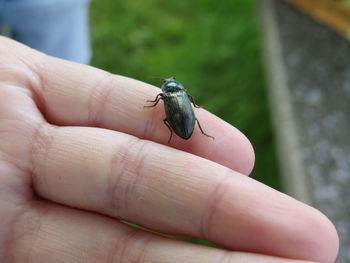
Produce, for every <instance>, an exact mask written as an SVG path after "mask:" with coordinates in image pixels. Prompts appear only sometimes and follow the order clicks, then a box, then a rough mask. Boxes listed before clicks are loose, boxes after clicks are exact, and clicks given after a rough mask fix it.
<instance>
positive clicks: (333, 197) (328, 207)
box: [265, 0, 350, 263]
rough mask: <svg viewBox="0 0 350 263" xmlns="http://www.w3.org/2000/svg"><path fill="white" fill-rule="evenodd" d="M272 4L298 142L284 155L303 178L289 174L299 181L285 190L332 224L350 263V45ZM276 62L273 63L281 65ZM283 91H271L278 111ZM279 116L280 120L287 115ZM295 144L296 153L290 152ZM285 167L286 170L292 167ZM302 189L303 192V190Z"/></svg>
mask: <svg viewBox="0 0 350 263" xmlns="http://www.w3.org/2000/svg"><path fill="white" fill-rule="evenodd" d="M273 4H274V5H273V6H272V7H274V9H273V10H272V11H271V10H270V11H269V12H274V14H273V15H274V19H275V24H276V25H277V26H276V28H277V31H276V35H277V38H276V39H275V40H277V41H279V44H278V46H279V47H280V50H279V54H278V53H277V54H276V53H275V54H274V55H277V56H281V59H280V63H281V64H280V68H278V71H279V72H278V74H285V77H282V82H281V81H280V83H282V84H283V81H284V82H285V83H284V84H285V87H286V92H285V93H283V94H284V99H285V100H286V101H285V102H286V105H287V106H288V105H289V106H288V107H290V111H289V114H290V115H291V116H289V118H290V120H289V121H290V122H293V124H292V129H291V130H292V131H289V132H292V133H293V136H294V138H295V140H294V141H292V143H288V142H287V146H285V147H284V148H283V146H282V149H284V150H283V151H282V152H281V151H280V153H282V154H287V155H288V153H290V154H291V155H293V156H294V157H295V158H297V159H298V160H297V161H294V163H293V164H294V166H296V165H297V166H301V167H298V168H295V167H293V168H291V170H293V171H298V173H300V174H302V175H300V174H295V172H294V174H293V173H291V172H290V171H284V172H285V173H286V174H288V176H296V177H298V178H299V179H298V180H291V179H287V180H285V182H287V183H289V185H286V188H287V189H288V188H293V189H290V191H289V192H290V193H292V194H293V193H296V194H295V195H296V196H295V197H296V198H299V199H303V200H304V201H306V202H308V203H310V204H311V205H313V206H315V207H317V208H318V209H319V210H321V211H322V212H323V213H325V214H326V215H327V216H328V217H329V218H330V219H331V220H332V222H333V223H334V224H335V226H336V228H337V230H338V233H339V236H340V240H341V241H340V242H341V249H340V255H339V258H338V260H337V262H338V263H346V262H350V42H349V41H348V40H346V39H344V38H342V37H341V36H339V35H338V34H337V33H335V32H333V31H331V30H330V29H328V28H326V27H324V26H322V25H320V24H318V23H317V22H315V21H313V20H312V19H311V18H309V17H307V16H306V15H304V14H302V13H300V12H299V11H297V10H296V9H294V8H293V7H291V6H289V5H288V4H285V3H284V2H282V1H280V0H274V2H273ZM265 7H267V6H265ZM270 7H271V6H270ZM270 7H269V8H270ZM265 15H266V14H265ZM265 22H266V20H265ZM266 26H267V25H266V24H265V27H266ZM268 30H270V29H268ZM270 41H271V39H270ZM271 43H272V42H270V44H271ZM269 60H271V58H270V59H269ZM277 60H278V59H277ZM274 61H275V62H276V60H275V59H272V60H271V61H270V63H269V65H270V66H271V65H272V67H273V65H275V66H274V67H276V63H275V62H274ZM281 68H282V69H281ZM270 78H272V79H275V80H277V81H272V82H273V83H275V84H276V83H278V80H281V77H279V79H276V77H274V76H273V72H271V69H270ZM284 84H283V85H284ZM280 88H281V87H278V86H276V85H275V86H274V87H272V89H274V90H275V91H272V93H273V94H272V97H274V98H273V100H272V101H273V103H274V104H275V105H274V107H273V109H274V111H276V110H281V109H282V108H283V107H284V102H283V101H281V100H278V99H279V97H278V95H276V94H278V93H279V92H280V91H276V89H280ZM282 89H283V88H282ZM274 94H275V95H274ZM286 94H287V97H286ZM281 98H283V96H282V97H281ZM279 103H280V104H281V105H277V104H279ZM282 111H283V109H282ZM287 112H288V111H287ZM277 115H279V117H278V118H275V120H277V121H278V120H281V118H282V119H283V116H286V115H281V114H279V113H277ZM287 117H288V114H287ZM281 124H282V125H281ZM281 124H279V123H275V126H276V128H277V130H283V129H286V127H283V122H281ZM277 133H280V132H277ZM283 134H284V135H283ZM280 137H281V138H280V141H279V142H280V143H282V144H283V143H284V139H285V140H288V139H286V137H287V136H286V132H283V131H282V136H280ZM294 144H295V145H294ZM290 145H292V146H293V149H292V150H291V151H290V152H288V150H286V149H287V148H288V146H290ZM282 158H285V159H286V160H287V161H286V160H284V162H288V160H292V161H293V158H290V156H283V157H282ZM282 167H284V169H285V170H286V169H287V168H288V165H282ZM302 184H304V185H302ZM299 188H301V189H302V190H301V191H299V192H298V189H299ZM298 193H300V194H298Z"/></svg>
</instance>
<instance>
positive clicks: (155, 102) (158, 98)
mask: <svg viewBox="0 0 350 263" xmlns="http://www.w3.org/2000/svg"><path fill="white" fill-rule="evenodd" d="M162 99H163V93H159V94H158V95H157V97H156V98H155V99H154V100H147V102H154V104H153V105H150V106H143V107H144V108H151V107H154V106H156V105H157V104H158V102H159V101H160V100H162Z"/></svg>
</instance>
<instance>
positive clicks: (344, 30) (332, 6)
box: [285, 0, 350, 39]
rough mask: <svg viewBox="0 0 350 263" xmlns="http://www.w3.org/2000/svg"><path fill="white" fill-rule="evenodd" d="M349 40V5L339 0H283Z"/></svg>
mask: <svg viewBox="0 0 350 263" xmlns="http://www.w3.org/2000/svg"><path fill="white" fill-rule="evenodd" d="M285 1H286V2H288V3H290V4H292V5H294V6H296V7H297V8H299V9H301V10H302V11H303V12H305V13H307V14H309V15H311V16H312V17H314V18H315V19H316V20H318V21H319V22H321V23H323V24H325V25H327V26H329V27H331V28H332V29H334V30H335V31H337V32H338V33H340V34H342V35H343V36H345V37H346V38H348V39H350V5H349V4H348V3H349V2H347V3H346V1H344V0H343V1H341V0H285Z"/></svg>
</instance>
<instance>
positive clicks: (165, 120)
mask: <svg viewBox="0 0 350 263" xmlns="http://www.w3.org/2000/svg"><path fill="white" fill-rule="evenodd" d="M163 122H164V124H165V125H166V126H167V127H168V129H169V131H170V138H169V140H168V143H170V140H171V137H173V130H172V129H171V128H170V125H169V123H168V120H167V119H166V118H165V119H164V120H163Z"/></svg>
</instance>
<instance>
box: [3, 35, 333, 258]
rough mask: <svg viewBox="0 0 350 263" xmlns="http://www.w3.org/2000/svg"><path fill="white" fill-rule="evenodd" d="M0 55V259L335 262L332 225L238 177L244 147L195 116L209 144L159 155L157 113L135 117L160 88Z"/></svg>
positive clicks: (29, 53)
mask: <svg viewBox="0 0 350 263" xmlns="http://www.w3.org/2000/svg"><path fill="white" fill-rule="evenodd" d="M0 58H1V59H0V61H1V65H0V138H1V140H0V218H1V224H0V261H1V262H36V263H40V262H45V263H46V262H101V263H104V262H108V263H109V262H142V263H146V262H152V263H153V262H181V263H187V262H188V263H189V262H204V263H205V262H225V263H226V262H227V263H228V262H235V263H236V262H237V263H240V262H244V263H249V262H254V263H255V262H268V263H274V262H285V263H288V262H290V263H292V262H295V263H296V262H306V261H307V260H309V261H317V262H322V263H329V262H333V261H334V258H335V256H336V254H337V250H338V237H337V234H336V231H335V229H334V227H333V225H332V224H331V223H330V222H329V221H328V219H327V218H326V217H325V216H323V215H322V214H321V213H320V212H318V211H317V210H315V209H313V208H311V207H309V206H307V205H305V204H302V203H300V202H298V201H296V200H294V199H292V198H290V197H288V196H286V195H284V194H282V193H279V192H277V191H275V190H273V189H271V188H269V187H267V186H265V185H263V184H261V183H259V182H257V181H254V180H253V179H250V178H249V177H248V176H246V175H248V174H249V173H250V171H251V170H252V168H253V163H254V154H253V150H252V147H251V145H250V143H249V141H248V140H247V139H246V138H245V137H244V135H242V134H241V133H240V132H239V131H238V130H236V129H235V128H233V127H232V126H230V125H229V124H227V123H225V122H224V121H222V120H220V119H218V118H217V117H215V116H213V115H211V114H210V113H208V112H206V111H205V110H203V109H199V110H196V114H197V116H198V118H199V120H201V122H202V125H203V128H204V127H205V130H206V131H208V133H210V134H212V135H214V136H215V137H216V139H215V140H214V141H213V140H211V139H210V138H207V137H205V136H202V135H201V133H200V132H199V130H198V128H195V132H194V134H193V137H192V138H191V140H189V141H183V140H181V139H179V138H177V137H175V136H174V137H173V140H172V143H171V145H167V140H168V136H169V130H168V128H167V127H166V126H165V125H164V124H163V122H162V119H163V116H164V111H163V109H162V107H161V106H159V107H155V108H153V109H152V110H147V109H143V106H144V105H145V102H146V100H148V99H152V98H154V97H155V95H156V94H157V93H159V90H158V89H157V88H155V87H153V86H151V85H148V84H145V83H142V82H139V81H136V80H132V79H128V78H125V77H121V76H115V75H111V74H109V73H107V72H104V71H101V70H98V69H95V68H92V67H89V66H85V65H79V64H75V63H71V62H67V61H63V60H59V59H55V58H52V57H48V56H45V55H43V54H41V53H39V52H37V51H34V50H31V49H29V48H27V47H25V46H23V45H21V44H19V43H16V42H14V41H12V40H9V39H6V38H0ZM152 141H154V142H152ZM156 142H158V143H156ZM160 143H164V144H165V146H164V145H162V144H160ZM172 147H174V148H172ZM175 148H177V149H175ZM178 149H181V150H183V151H180V150H178ZM122 220H125V221H128V222H133V223H136V224H139V225H141V226H144V227H147V228H149V229H151V230H153V231H156V232H161V233H165V234H171V235H185V236H191V237H198V238H202V239H206V240H209V241H211V242H214V243H217V244H220V245H222V246H223V247H225V248H226V249H227V250H221V249H217V248H212V247H205V246H199V245H196V244H190V243H186V242H181V241H177V240H172V239H169V238H166V237H161V236H159V235H157V234H155V233H149V232H146V231H144V230H140V229H136V228H133V227H131V226H129V225H127V224H125V223H123V221H122ZM233 251H234V252H233ZM268 255H269V256H268ZM287 258H289V259H287ZM293 259H295V260H293ZM297 259H299V260H297ZM302 260H305V261H302Z"/></svg>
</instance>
